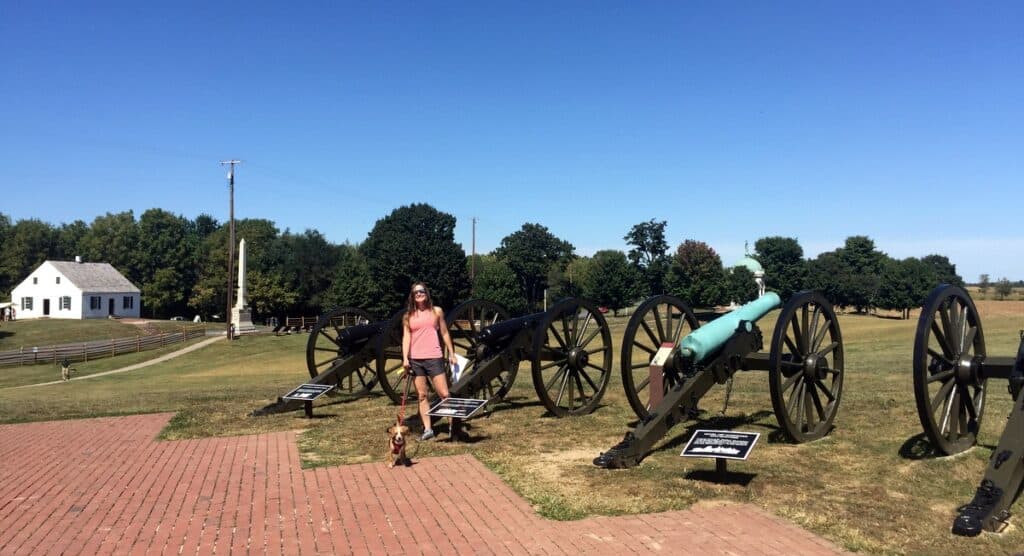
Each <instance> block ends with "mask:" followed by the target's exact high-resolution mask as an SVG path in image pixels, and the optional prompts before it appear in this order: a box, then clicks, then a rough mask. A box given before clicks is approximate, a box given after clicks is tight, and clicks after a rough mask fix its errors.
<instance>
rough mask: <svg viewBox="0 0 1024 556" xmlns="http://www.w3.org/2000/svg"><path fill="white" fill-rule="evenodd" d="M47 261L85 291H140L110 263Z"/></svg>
mask: <svg viewBox="0 0 1024 556" xmlns="http://www.w3.org/2000/svg"><path fill="white" fill-rule="evenodd" d="M47 262H49V263H50V264H51V265H53V267H54V268H56V269H57V271H58V272H60V273H61V274H62V275H64V276H65V277H66V278H67V279H68V281H70V282H71V283H72V284H74V285H75V286H77V287H78V288H79V289H81V290H83V291H104V292H134V293H139V288H137V287H135V284H132V283H131V282H129V281H128V279H127V278H125V277H124V275H123V274H121V273H120V272H118V271H117V269H116V268H114V267H112V266H110V263H76V262H72V261H47Z"/></svg>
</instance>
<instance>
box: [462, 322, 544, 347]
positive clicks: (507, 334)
mask: <svg viewBox="0 0 1024 556" xmlns="http://www.w3.org/2000/svg"><path fill="white" fill-rule="evenodd" d="M542 318H544V313H536V314H533V315H526V316H523V317H518V318H514V319H508V320H503V321H501V322H498V323H495V324H492V325H490V326H488V327H487V328H484V329H483V330H481V331H480V334H479V335H478V336H477V339H478V340H479V341H480V342H482V343H483V344H484V345H486V346H487V347H489V348H491V349H499V350H500V349H503V348H504V347H505V345H506V344H508V342H509V340H511V339H512V338H513V337H514V336H515V335H516V334H518V333H519V331H521V330H532V329H534V328H536V327H537V323H539V322H540V320H541V319H542Z"/></svg>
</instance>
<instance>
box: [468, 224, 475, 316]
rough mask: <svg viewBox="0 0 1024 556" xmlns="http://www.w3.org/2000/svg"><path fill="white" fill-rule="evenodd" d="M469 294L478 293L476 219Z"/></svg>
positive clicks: (470, 259)
mask: <svg viewBox="0 0 1024 556" xmlns="http://www.w3.org/2000/svg"><path fill="white" fill-rule="evenodd" d="M469 293H470V296H472V295H474V294H475V293H476V217H475V216H474V217H473V247H472V254H471V255H470V258H469Z"/></svg>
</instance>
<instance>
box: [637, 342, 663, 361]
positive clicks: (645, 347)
mask: <svg viewBox="0 0 1024 556" xmlns="http://www.w3.org/2000/svg"><path fill="white" fill-rule="evenodd" d="M633 346H634V347H638V348H640V349H642V350H644V351H646V352H647V353H649V354H651V357H653V356H654V354H655V353H658V350H656V349H651V348H649V347H647V346H645V345H643V344H638V343H635V342H634V343H633Z"/></svg>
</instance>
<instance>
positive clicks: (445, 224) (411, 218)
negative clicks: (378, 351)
mask: <svg viewBox="0 0 1024 556" xmlns="http://www.w3.org/2000/svg"><path fill="white" fill-rule="evenodd" d="M360 250H361V251H362V253H363V255H364V256H365V257H366V261H367V264H368V265H369V268H370V275H371V276H372V277H373V280H374V282H375V284H376V285H377V287H378V288H379V289H380V291H381V296H380V305H379V306H378V307H376V308H375V309H376V310H377V311H378V312H380V313H382V314H387V313H390V312H391V311H395V310H397V309H399V308H400V307H402V306H403V305H404V304H405V302H406V299H407V297H408V295H409V288H410V287H411V286H412V284H413V283H414V282H426V284H427V286H428V287H430V291H431V294H432V297H433V301H434V304H435V305H440V306H442V307H445V308H450V307H452V306H453V305H454V304H455V303H456V302H458V301H460V300H462V299H465V298H466V296H467V295H468V294H469V275H468V273H467V272H466V253H465V251H463V250H462V247H461V246H460V245H459V244H457V243H455V217H454V216H452V215H450V214H447V213H444V212H440V211H438V210H437V209H435V208H434V207H432V206H430V205H427V204H423V203H418V204H412V205H409V206H403V207H399V208H397V209H395V210H393V211H392V212H391V214H389V215H388V216H385V217H384V218H381V219H380V220H378V221H377V223H376V224H374V226H373V229H372V230H371V231H370V234H369V235H368V236H367V238H366V241H365V242H364V243H363V244H362V245H361V246H360Z"/></svg>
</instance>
